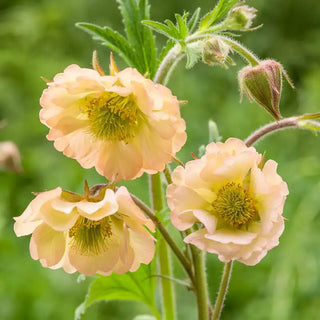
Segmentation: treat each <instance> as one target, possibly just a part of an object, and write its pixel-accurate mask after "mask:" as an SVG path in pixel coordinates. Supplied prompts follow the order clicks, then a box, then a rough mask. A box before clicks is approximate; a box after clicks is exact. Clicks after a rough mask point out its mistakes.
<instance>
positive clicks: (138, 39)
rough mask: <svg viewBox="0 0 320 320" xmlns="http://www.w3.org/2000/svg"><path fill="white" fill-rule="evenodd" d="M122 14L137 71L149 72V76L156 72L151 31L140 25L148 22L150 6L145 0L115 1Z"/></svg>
mask: <svg viewBox="0 0 320 320" xmlns="http://www.w3.org/2000/svg"><path fill="white" fill-rule="evenodd" d="M117 2H118V4H119V9H120V11H121V14H122V18H123V23H124V26H125V31H126V35H127V39H128V41H129V43H130V45H131V46H132V47H133V48H135V50H136V59H137V60H138V61H139V69H138V70H139V71H140V72H141V73H146V72H149V73H150V75H151V76H153V75H154V73H155V71H156V63H157V59H156V48H155V40H154V37H153V35H152V31H151V30H150V29H148V28H145V26H144V25H143V24H142V23H141V21H142V20H148V19H149V16H150V6H149V4H148V1H147V0H139V1H138V0H117Z"/></svg>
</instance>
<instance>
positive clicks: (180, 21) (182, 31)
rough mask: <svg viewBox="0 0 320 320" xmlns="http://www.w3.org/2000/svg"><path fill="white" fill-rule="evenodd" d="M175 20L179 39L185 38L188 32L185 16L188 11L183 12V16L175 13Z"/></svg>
mask: <svg viewBox="0 0 320 320" xmlns="http://www.w3.org/2000/svg"><path fill="white" fill-rule="evenodd" d="M175 17H176V20H177V30H178V34H179V38H180V40H183V41H184V40H185V39H186V37H187V36H188V34H189V31H188V26H187V21H186V20H187V17H188V13H185V14H184V15H183V16H181V15H180V14H175Z"/></svg>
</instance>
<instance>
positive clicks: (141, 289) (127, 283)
mask: <svg viewBox="0 0 320 320" xmlns="http://www.w3.org/2000/svg"><path fill="white" fill-rule="evenodd" d="M154 272H155V263H153V262H152V263H151V264H149V265H144V264H142V265H141V266H140V268H139V269H138V270H137V271H136V272H127V273H125V274H122V275H119V274H116V273H113V274H111V275H110V276H97V278H96V279H95V280H94V281H93V283H92V284H91V286H90V288H89V292H88V294H87V296H86V299H85V301H84V302H83V303H82V304H81V305H80V306H79V307H78V308H77V309H76V312H75V320H79V319H80V318H81V315H82V314H84V312H85V310H86V309H87V308H88V307H90V306H91V305H92V304H93V303H95V302H98V301H102V300H105V301H110V300H133V301H140V302H143V303H145V304H146V305H147V306H148V307H149V308H150V310H151V311H154V310H155V301H154V289H155V283H156V282H155V277H153V274H154Z"/></svg>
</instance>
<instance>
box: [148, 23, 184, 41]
mask: <svg viewBox="0 0 320 320" xmlns="http://www.w3.org/2000/svg"><path fill="white" fill-rule="evenodd" d="M166 22H167V23H168V24H169V26H168V25H165V24H164V23H161V22H158V21H153V20H143V21H142V23H143V24H144V25H146V26H148V27H149V28H151V29H153V30H154V31H156V32H159V33H161V34H163V35H165V36H166V37H168V38H170V39H173V40H179V35H178V33H177V29H176V27H175V25H174V24H173V23H172V22H171V21H170V20H166ZM172 25H173V27H172Z"/></svg>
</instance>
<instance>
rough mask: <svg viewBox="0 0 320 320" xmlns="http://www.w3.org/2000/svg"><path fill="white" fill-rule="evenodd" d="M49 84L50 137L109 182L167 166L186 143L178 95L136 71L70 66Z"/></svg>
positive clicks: (45, 119)
mask: <svg viewBox="0 0 320 320" xmlns="http://www.w3.org/2000/svg"><path fill="white" fill-rule="evenodd" d="M48 86H49V87H48V89H45V90H44V92H43V94H42V97H41V99H40V104H41V106H42V109H41V111H40V120H41V122H42V123H44V124H45V125H46V126H48V127H49V128H50V131H49V134H48V135H47V138H48V139H49V140H52V141H54V146H55V148H56V149H57V150H59V151H62V152H63V153H64V154H65V155H66V156H68V157H70V158H74V159H76V160H77V161H78V162H79V163H80V164H81V165H82V167H84V168H91V167H95V168H96V170H97V171H98V172H99V173H100V174H101V175H103V176H105V177H106V178H108V179H109V180H113V179H115V180H116V181H120V180H121V179H125V180H129V179H134V178H137V177H139V176H141V175H142V174H143V173H144V172H147V173H156V172H157V171H161V170H163V169H164V167H165V164H166V163H168V162H170V161H172V158H173V156H174V155H175V153H176V152H177V151H179V150H180V149H181V147H182V146H183V145H184V143H185V141H186V133H185V122H184V120H183V119H182V118H181V117H180V110H179V102H178V100H177V98H176V97H174V96H173V95H172V93H171V91H170V90H169V89H167V88H166V87H164V86H162V85H160V84H155V83H153V82H152V81H151V80H148V79H146V78H144V77H143V76H142V75H141V74H140V73H139V72H138V71H137V70H135V69H131V68H127V69H124V70H122V71H120V72H119V73H116V74H115V75H113V76H101V75H100V74H99V73H98V72H97V71H95V70H91V69H86V68H80V67H79V66H77V65H70V66H69V67H67V68H66V69H65V70H64V72H63V73H60V74H57V75H56V76H55V77H54V80H53V82H48Z"/></svg>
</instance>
